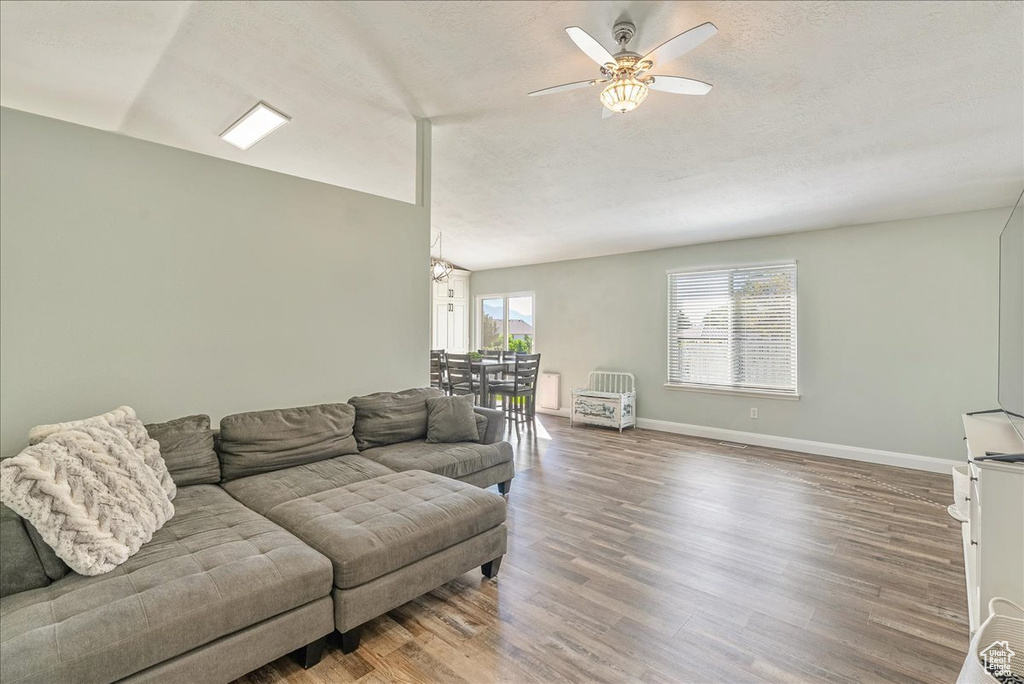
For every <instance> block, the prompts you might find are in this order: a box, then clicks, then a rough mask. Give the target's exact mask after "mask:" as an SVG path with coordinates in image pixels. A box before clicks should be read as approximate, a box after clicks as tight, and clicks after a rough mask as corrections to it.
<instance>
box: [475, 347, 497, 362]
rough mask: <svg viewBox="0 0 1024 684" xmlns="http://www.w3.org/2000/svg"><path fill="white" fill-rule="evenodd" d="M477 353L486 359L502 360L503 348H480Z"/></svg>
mask: <svg viewBox="0 0 1024 684" xmlns="http://www.w3.org/2000/svg"><path fill="white" fill-rule="evenodd" d="M477 353H478V354H480V356H482V357H483V358H485V359H490V360H494V361H501V350H500V349H478V350H477Z"/></svg>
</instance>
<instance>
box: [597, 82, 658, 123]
mask: <svg viewBox="0 0 1024 684" xmlns="http://www.w3.org/2000/svg"><path fill="white" fill-rule="evenodd" d="M646 98H647V85H646V84H645V83H643V82H642V81H638V80H637V79H636V78H635V77H634V76H633V75H632V74H630V75H627V76H623V77H621V78H616V79H615V80H614V81H612V82H611V83H610V84H608V85H607V86H606V87H605V89H604V90H603V91H601V104H603V105H604V106H605V107H607V108H608V109H610V110H612V111H613V112H616V113H618V114H625V113H626V112H631V111H633V110H634V109H636V108H637V107H639V106H640V103H641V102H643V101H644V100H645V99H646Z"/></svg>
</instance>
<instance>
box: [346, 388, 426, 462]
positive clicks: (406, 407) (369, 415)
mask: <svg viewBox="0 0 1024 684" xmlns="http://www.w3.org/2000/svg"><path fill="white" fill-rule="evenodd" d="M443 396H444V393H443V392H442V391H441V390H439V389H436V388H434V387H421V388H417V389H407V390H403V391H401V392H377V393H376V394H367V395H366V396H362V397H352V398H351V399H349V400H348V403H349V404H351V405H352V406H354V407H355V409H356V426H355V435H356V444H357V445H358V446H359V450H360V451H363V450H365V449H372V448H373V447H377V446H383V445H385V444H395V443H397V442H407V441H409V440H411V439H422V438H423V437H426V436H427V399H430V398H431V397H443Z"/></svg>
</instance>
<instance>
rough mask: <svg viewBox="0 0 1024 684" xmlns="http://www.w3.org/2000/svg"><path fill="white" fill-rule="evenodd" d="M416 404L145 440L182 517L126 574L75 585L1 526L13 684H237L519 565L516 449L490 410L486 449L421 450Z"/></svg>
mask: <svg viewBox="0 0 1024 684" xmlns="http://www.w3.org/2000/svg"><path fill="white" fill-rule="evenodd" d="M439 394H440V393H439V392H437V391H436V390H431V389H421V390H408V391H405V392H399V393H380V394H377V395H369V396H367V397H354V398H352V399H351V400H350V401H349V403H347V404H327V405H321V406H312V407H301V408H294V409H279V410H273V411H259V412H252V413H245V414H237V415H234V416H227V417H225V418H224V419H223V420H222V421H221V426H220V433H219V436H218V435H217V434H216V432H215V431H214V430H212V429H211V425H210V421H209V418H208V417H206V416H190V417H187V418H181V419H178V420H175V421H170V422H168V423H162V424H156V425H148V426H147V429H148V431H149V432H150V435H151V436H152V437H153V438H154V439H156V440H157V441H158V442H160V445H161V453H162V454H163V456H164V459H165V461H166V463H167V466H168V469H169V470H170V472H171V474H172V476H173V478H174V480H175V483H176V484H177V486H178V493H177V496H176V497H175V499H174V508H175V514H174V517H173V518H172V519H171V520H170V521H168V522H167V524H166V525H164V527H163V528H162V529H160V530H159V531H157V533H156V534H155V535H154V537H153V539H152V540H151V541H150V542H149V543H147V544H145V545H144V546H143V547H142V549H141V550H140V551H139V552H138V553H137V554H136V555H134V556H132V557H131V558H130V559H129V560H128V561H127V562H126V563H124V564H123V565H121V566H119V567H118V568H116V569H115V570H114V571H112V572H109V573H106V574H104V575H99V576H95V577H84V576H80V575H77V574H75V573H72V572H70V571H68V569H67V566H65V565H64V563H63V561H61V560H60V559H59V558H57V557H56V555H55V554H54V553H53V551H52V550H51V549H49V547H47V546H46V545H45V543H43V542H42V540H41V539H40V538H39V536H38V534H36V533H35V531H34V530H33V529H32V528H31V526H30V525H28V524H27V523H26V522H25V521H24V520H22V519H21V518H20V517H18V516H17V515H16V514H15V513H14V512H12V511H10V509H7V508H6V507H3V508H2V511H0V684H35V683H44V682H45V683H49V682H90V683H92V682H115V681H124V682H165V681H172V682H174V681H181V682H197V681H203V682H218V681H219V682H228V681H231V680H232V679H235V678H237V677H240V676H242V675H244V674H245V673H247V672H250V671H252V670H254V669H256V668H258V667H260V666H261V665H263V664H265V663H267V662H270V661H272V660H275V659H276V658H279V657H281V656H282V655H285V654H287V653H294V654H295V655H296V656H297V657H298V658H299V659H300V662H302V663H303V664H304V665H305V666H307V667H309V666H312V665H314V664H316V662H317V661H318V660H319V658H320V654H321V653H322V651H323V648H324V644H325V639H326V637H327V636H329V635H330V634H332V633H337V634H338V635H339V639H340V643H341V648H342V650H343V651H345V652H351V651H352V650H353V649H355V648H356V647H357V646H358V639H359V627H360V625H362V624H363V623H365V622H366V621H368V620H370V619H372V618H374V617H376V616H378V615H381V614H382V613H384V612H387V611H388V610H391V609H392V608H395V607H397V606H399V605H401V604H403V603H405V602H407V601H409V600H411V599H413V598H415V597H416V596H418V595H420V594H422V593H424V592H426V591H430V590H431V589H433V588H435V587H437V586H440V585H441V584H443V583H445V582H447V581H449V580H451V579H453V578H455V577H457V576H458V575H460V574H462V573H464V572H466V571H468V570H470V569H472V568H474V567H481V569H482V571H483V573H484V575H485V576H489V577H493V576H494V575H495V574H496V573H497V570H498V566H499V564H500V562H501V557H502V556H503V554H504V553H505V548H506V528H505V524H504V521H505V500H504V498H502V497H501V496H498V495H497V494H495V493H494V492H490V491H487V490H486V489H485V488H486V487H489V486H492V485H499V488H500V490H501V491H502V492H507V491H508V487H509V483H510V481H511V479H512V477H513V476H514V465H513V461H512V448H511V445H509V444H508V443H505V442H500V441H498V438H499V436H500V433H501V429H502V426H503V423H502V417H501V413H500V411H491V410H488V409H482V408H477V409H475V410H476V414H475V418H476V421H477V430H478V432H477V436H478V438H479V441H476V442H463V443H456V444H435V443H429V442H427V441H426V440H425V435H426V420H427V418H426V409H425V405H426V400H427V399H428V398H431V397H434V396H438V395H439Z"/></svg>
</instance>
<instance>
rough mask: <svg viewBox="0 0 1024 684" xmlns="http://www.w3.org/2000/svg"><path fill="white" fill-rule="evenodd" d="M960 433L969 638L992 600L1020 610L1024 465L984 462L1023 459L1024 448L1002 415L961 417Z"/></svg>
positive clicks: (1023, 601) (1023, 589)
mask: <svg viewBox="0 0 1024 684" xmlns="http://www.w3.org/2000/svg"><path fill="white" fill-rule="evenodd" d="M964 428H965V432H966V434H967V458H968V472H969V473H970V477H971V481H970V489H969V491H970V494H969V496H970V515H969V518H968V521H967V522H965V523H963V544H964V570H965V573H964V574H965V576H966V579H967V609H968V616H969V620H970V625H971V633H972V634H973V633H974V631H975V630H976V629H977V628H978V625H979V624H980V623H981V622H982V621H983V620H984V619H985V618H986V617H988V614H987V613H988V602H989V600H990V599H992V598H993V597H996V596H1001V597H1003V598H1008V599H1010V600H1011V601H1013V602H1015V603H1017V604H1018V605H1021V604H1024V463H1000V462H997V461H989V460H984V457H985V454H986V452H990V453H1010V454H1015V453H1024V443H1022V441H1021V439H1020V437H1018V436H1017V434H1016V432H1014V430H1013V428H1012V427H1011V426H1010V422H1009V421H1008V420H1007V419H1006V418H1005V417H1004V416H1003V415H1002V414H998V413H981V414H974V415H970V414H968V415H965V416H964ZM979 458H981V459H982V460H978V459H979Z"/></svg>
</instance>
